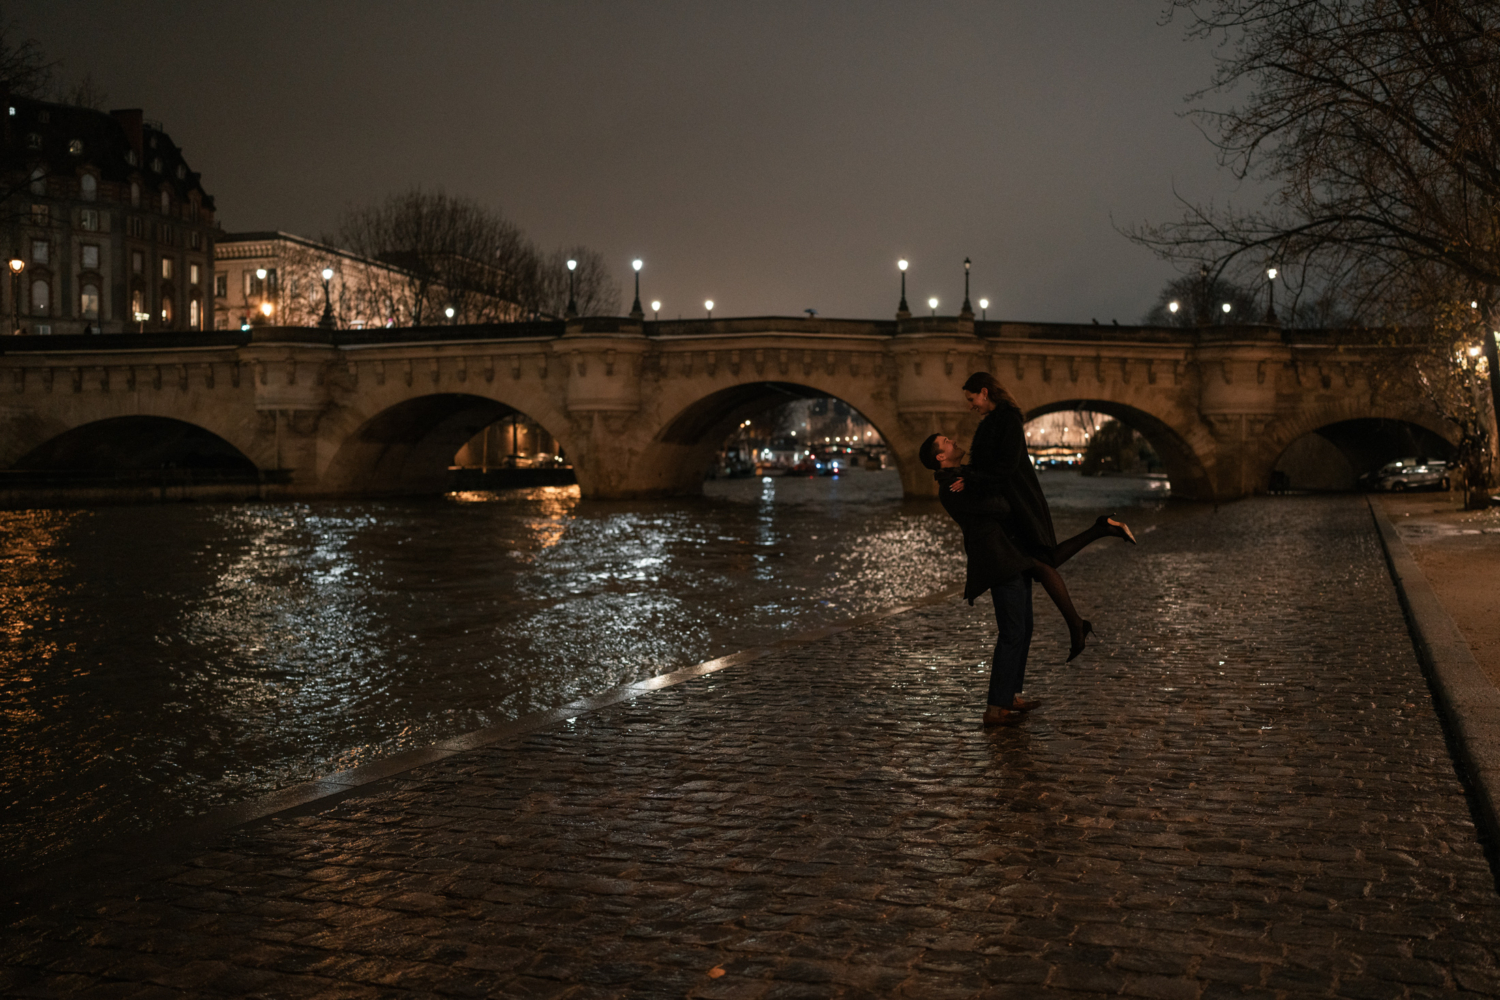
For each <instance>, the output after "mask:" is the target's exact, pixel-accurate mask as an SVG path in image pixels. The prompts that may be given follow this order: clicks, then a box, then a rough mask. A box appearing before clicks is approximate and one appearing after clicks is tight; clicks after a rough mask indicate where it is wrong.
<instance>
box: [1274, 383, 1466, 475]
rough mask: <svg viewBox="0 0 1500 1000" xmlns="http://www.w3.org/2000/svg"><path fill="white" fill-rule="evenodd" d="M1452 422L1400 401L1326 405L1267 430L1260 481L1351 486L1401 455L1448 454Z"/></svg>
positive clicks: (1451, 450) (1452, 441)
mask: <svg viewBox="0 0 1500 1000" xmlns="http://www.w3.org/2000/svg"><path fill="white" fill-rule="evenodd" d="M1456 448H1457V435H1456V433H1455V430H1454V428H1453V427H1451V426H1448V425H1446V424H1445V423H1444V422H1442V421H1441V420H1439V419H1437V418H1436V417H1435V415H1434V414H1431V413H1427V412H1423V411H1417V410H1412V409H1409V408H1405V407H1400V406H1370V405H1359V403H1358V402H1353V403H1345V404H1341V405H1325V406H1320V407H1317V408H1314V409H1310V410H1307V411H1304V412H1301V413H1298V414H1297V415H1296V416H1295V417H1292V418H1289V419H1286V420H1281V421H1277V422H1276V423H1274V424H1272V425H1271V426H1269V427H1268V428H1267V429H1266V435H1265V440H1264V455H1265V460H1266V461H1265V470H1264V476H1263V479H1264V484H1263V485H1264V486H1266V487H1268V488H1270V489H1277V488H1281V489H1298V490H1300V489H1314V490H1316V489H1326V490H1338V489H1353V488H1354V486H1355V485H1356V483H1357V479H1358V477H1359V476H1360V475H1362V474H1363V473H1366V472H1370V471H1373V470H1374V469H1376V468H1378V467H1379V466H1381V465H1383V464H1385V462H1387V461H1389V460H1391V459H1393V458H1399V457H1403V456H1405V455H1416V456H1429V455H1430V456H1441V457H1444V458H1451V457H1452V455H1453V453H1454V451H1455V450H1456Z"/></svg>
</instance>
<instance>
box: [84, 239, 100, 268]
mask: <svg viewBox="0 0 1500 1000" xmlns="http://www.w3.org/2000/svg"><path fill="white" fill-rule="evenodd" d="M83 269H84V270H85V271H97V270H98V269H99V248H98V247H97V246H95V245H94V244H92V243H85V244H84V245H83Z"/></svg>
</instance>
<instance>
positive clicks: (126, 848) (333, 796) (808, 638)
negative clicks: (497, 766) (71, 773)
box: [0, 586, 964, 924]
mask: <svg viewBox="0 0 1500 1000" xmlns="http://www.w3.org/2000/svg"><path fill="white" fill-rule="evenodd" d="M963 590H964V588H963V587H962V586H957V587H948V588H945V589H943V590H939V591H936V592H934V593H931V594H928V595H926V596H925V597H920V598H917V599H916V600H914V601H912V602H910V603H908V604H901V605H897V606H895V607H891V608H885V609H882V610H880V611H874V612H871V613H870V614H866V615H860V616H858V617H856V618H850V619H847V620H845V621H842V622H838V623H836V624H833V625H824V626H822V627H820V628H815V629H811V630H809V631H806V632H799V633H798V634H796V635H793V636H788V637H787V638H785V639H780V640H778V641H776V642H772V643H768V644H767V645H764V646H752V647H751V648H749V649H743V650H740V651H739V652H737V653H731V654H729V655H728V656H720V657H716V658H715V659H712V660H705V661H703V662H702V663H698V664H695V665H693V666H691V667H684V668H682V669H681V670H674V671H671V672H670V673H665V674H657V675H656V676H654V677H647V678H645V679H644V680H639V681H633V682H631V683H629V684H621V685H619V686H618V687H613V688H610V689H609V690H607V691H601V692H600V693H599V694H596V695H590V696H589V697H587V698H580V699H578V700H577V701H573V702H569V703H568V704H566V705H562V706H559V707H558V708H553V709H548V710H546V711H543V712H533V713H532V714H531V715H524V716H522V717H521V718H519V719H515V720H513V721H511V722H506V723H502V724H501V725H498V726H491V727H488V728H486V729H476V730H474V731H473V732H469V733H462V734H460V735H458V736H450V737H448V738H447V739H443V740H439V741H438V742H436V743H434V744H432V745H431V746H427V747H413V748H411V749H409V750H401V751H398V752H396V753H393V754H390V755H388V756H385V757H381V758H379V759H377V760H372V761H370V762H369V763H368V764H361V765H360V766H359V767H355V768H350V769H349V770H347V771H338V772H336V773H334V774H330V775H327V776H325V777H322V778H316V779H314V780H312V781H304V782H300V783H299V784H295V785H290V786H288V787H286V788H282V789H278V790H277V791H274V792H270V793H268V794H266V795H261V796H257V797H256V798H253V799H249V800H247V801H245V802H238V803H235V804H234V805H229V806H224V807H222V808H219V809H214V810H212V811H210V812H208V813H206V814H204V815H203V816H200V817H198V818H197V819H194V820H189V821H188V822H186V823H183V824H180V825H178V826H175V827H171V828H168V829H165V830H161V831H157V832H153V833H150V834H145V835H142V836H138V837H130V838H125V839H124V841H123V842H121V843H118V844H116V845H114V846H113V847H112V848H109V849H105V850H98V851H95V852H94V853H93V854H92V855H90V856H89V858H87V859H84V860H82V861H71V862H69V861H63V862H58V863H56V864H55V865H43V866H42V867H41V868H39V869H37V870H36V871H33V872H30V873H28V875H27V876H26V877H24V878H23V879H21V880H19V885H17V886H15V887H14V888H15V891H14V892H13V894H11V898H10V899H9V900H6V903H7V904H8V905H4V906H3V907H0V924H3V923H7V922H9V921H11V920H14V919H16V917H17V916H18V915H19V913H21V912H25V911H27V910H30V909H32V908H33V907H35V906H36V905H38V904H44V903H46V902H48V901H50V899H51V898H53V897H55V896H57V895H59V894H60V892H59V890H60V886H61V885H63V884H67V885H69V886H70V887H71V888H73V889H77V888H80V887H81V884H82V883H84V882H86V881H87V880H88V879H89V877H90V876H91V875H92V874H93V873H95V872H98V871H100V870H104V869H111V870H113V871H115V872H118V871H119V870H120V869H121V868H122V867H139V866H140V865H142V864H144V863H149V861H150V860H151V859H152V858H158V859H159V858H161V857H163V856H164V855H165V854H167V853H168V852H170V851H172V850H175V849H179V848H181V847H184V846H186V845H188V844H192V843H194V842H197V841H204V840H209V839H212V838H214V837H217V836H220V835H222V834H224V833H227V832H228V831H230V830H232V829H234V828H235V827H237V826H243V825H245V824H246V823H253V822H255V821H256V820H261V819H266V818H268V817H271V816H274V815H277V814H278V813H290V812H293V811H297V812H301V811H305V810H308V809H314V810H316V809H320V808H326V807H328V806H332V805H333V804H335V803H336V802H337V801H338V800H340V799H342V798H345V797H347V796H348V795H350V794H351V793H353V792H354V791H356V790H357V789H359V788H361V787H362V786H365V785H369V784H371V783H373V782H377V781H383V780H384V779H386V778H391V777H394V776H396V775H399V774H403V773H405V772H407V771H411V770H413V769H415V768H418V767H422V766H423V765H425V764H431V763H435V762H437V761H440V760H445V759H447V758H449V757H452V756H454V755H455V754H460V753H465V752H467V751H472V750H478V749H481V748H483V747H487V746H491V745H493V744H496V743H500V742H503V741H505V740H510V739H515V738H517V737H520V736H525V735H526V734H528V733H533V732H536V731H537V730H540V729H546V728H547V727H549V726H553V725H556V724H557V723H560V722H565V721H568V720H570V719H575V718H577V717H578V716H580V715H585V714H587V713H589V712H596V711H598V710H600V709H603V708H608V707H609V706H611V705H617V704H619V703H620V702H622V701H629V700H631V699H633V698H638V697H640V696H641V695H644V694H649V693H650V692H652V691H659V690H661V689H662V688H668V687H674V686H675V685H678V684H681V683H683V682H684V681H690V680H693V679H694V678H697V677H703V676H705V675H707V674H712V673H715V672H717V671H720V670H724V669H726V668H728V667H735V666H739V665H741V664H744V663H750V662H752V661H754V660H758V659H760V658H762V657H764V656H768V655H770V654H771V653H775V652H778V651H780V650H784V649H788V648H791V647H794V646H803V645H806V644H808V643H812V642H818V641H820V640H822V639H827V638H828V637H830V636H834V635H838V634H839V633H841V632H847V631H849V630H850V629H854V628H859V627H860V626H862V625H871V624H874V623H875V622H879V621H882V620H884V619H886V618H891V617H894V616H895V615H899V614H903V613H905V612H907V611H912V610H915V609H916V608H920V607H925V606H927V605H930V604H941V603H942V602H944V601H947V600H951V599H952V598H954V597H957V596H959V595H961V594H962V593H963Z"/></svg>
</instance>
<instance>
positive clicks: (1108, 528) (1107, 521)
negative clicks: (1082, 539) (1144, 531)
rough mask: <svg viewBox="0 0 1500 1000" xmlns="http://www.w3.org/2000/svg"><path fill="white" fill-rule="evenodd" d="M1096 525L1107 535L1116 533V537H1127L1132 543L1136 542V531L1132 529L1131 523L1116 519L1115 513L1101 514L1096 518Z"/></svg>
mask: <svg viewBox="0 0 1500 1000" xmlns="http://www.w3.org/2000/svg"><path fill="white" fill-rule="evenodd" d="M1094 525H1095V527H1097V528H1098V529H1099V530H1100V531H1102V532H1104V533H1105V534H1106V535H1114V536H1115V537H1116V538H1123V539H1125V540H1126V541H1127V542H1129V543H1130V544H1131V545H1134V544H1135V533H1134V532H1133V531H1131V530H1130V525H1128V524H1126V523H1125V522H1124V521H1117V520H1115V516H1114V515H1113V514H1103V515H1101V516H1100V517H1098V518H1097V519H1095V521H1094Z"/></svg>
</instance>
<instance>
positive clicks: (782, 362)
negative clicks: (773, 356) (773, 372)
mask: <svg viewBox="0 0 1500 1000" xmlns="http://www.w3.org/2000/svg"><path fill="white" fill-rule="evenodd" d="M789 358H790V352H789V351H782V352H781V356H780V357H779V358H777V365H778V366H779V367H780V368H781V374H783V375H785V374H786V370H787V366H788V365H789V364H790V361H789Z"/></svg>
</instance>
